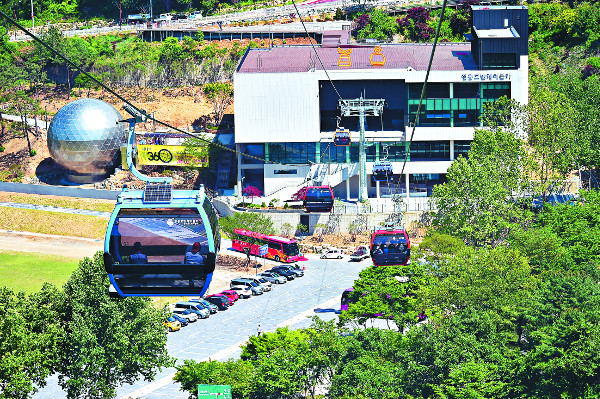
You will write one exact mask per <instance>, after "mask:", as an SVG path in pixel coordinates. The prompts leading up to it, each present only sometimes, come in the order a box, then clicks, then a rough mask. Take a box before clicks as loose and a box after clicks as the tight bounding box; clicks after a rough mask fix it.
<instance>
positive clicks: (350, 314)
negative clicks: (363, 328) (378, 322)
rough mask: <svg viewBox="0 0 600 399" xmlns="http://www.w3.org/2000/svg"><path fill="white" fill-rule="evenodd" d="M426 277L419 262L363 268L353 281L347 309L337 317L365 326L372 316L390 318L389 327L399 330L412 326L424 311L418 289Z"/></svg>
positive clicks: (427, 277)
mask: <svg viewBox="0 0 600 399" xmlns="http://www.w3.org/2000/svg"><path fill="white" fill-rule="evenodd" d="M428 279H429V276H428V275H426V274H425V269H424V267H423V264H422V263H421V262H412V263H411V264H410V265H405V266H385V267H379V266H373V265H372V266H370V267H368V268H366V269H364V270H362V271H361V272H360V274H359V279H358V280H356V281H355V282H354V291H353V292H352V294H351V296H350V299H351V302H350V304H349V305H348V310H347V311H346V312H342V314H340V316H339V318H340V321H342V322H349V321H353V320H356V321H357V322H358V323H359V324H362V325H364V324H365V323H366V322H367V321H368V320H369V319H371V318H373V317H381V318H384V319H386V320H390V319H391V320H393V322H394V324H395V325H393V326H392V327H396V328H397V329H398V330H399V331H402V330H403V329H404V328H405V327H407V326H410V325H413V324H415V323H416V322H417V320H418V315H419V313H421V311H422V310H423V309H422V308H421V306H420V305H421V301H420V300H419V298H418V297H417V292H418V291H419V289H420V288H421V286H422V285H426V284H427V280H428Z"/></svg>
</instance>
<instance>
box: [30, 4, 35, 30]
mask: <svg viewBox="0 0 600 399" xmlns="http://www.w3.org/2000/svg"><path fill="white" fill-rule="evenodd" d="M31 23H32V25H33V26H32V28H34V29H35V15H34V14H33V0H31Z"/></svg>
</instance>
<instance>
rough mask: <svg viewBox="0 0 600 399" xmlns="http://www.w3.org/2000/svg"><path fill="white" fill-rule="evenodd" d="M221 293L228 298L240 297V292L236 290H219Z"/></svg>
mask: <svg viewBox="0 0 600 399" xmlns="http://www.w3.org/2000/svg"><path fill="white" fill-rule="evenodd" d="M219 294H223V295H225V296H226V297H227V298H229V299H233V300H234V301H237V300H238V299H240V294H238V292H237V291H234V290H224V291H221V292H219Z"/></svg>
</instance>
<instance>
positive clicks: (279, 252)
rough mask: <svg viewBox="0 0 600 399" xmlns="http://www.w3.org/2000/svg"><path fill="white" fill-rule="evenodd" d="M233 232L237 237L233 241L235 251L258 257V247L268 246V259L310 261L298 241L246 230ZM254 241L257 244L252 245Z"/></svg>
mask: <svg viewBox="0 0 600 399" xmlns="http://www.w3.org/2000/svg"><path fill="white" fill-rule="evenodd" d="M233 232H234V233H235V237H233V240H232V247H233V249H234V250H235V251H240V252H244V253H250V254H251V255H257V256H258V247H260V246H262V245H265V244H266V245H268V246H269V250H268V252H267V255H266V256H265V258H267V259H273V260H275V261H277V262H285V263H293V262H301V261H305V260H308V259H307V258H305V257H304V256H302V255H301V254H300V250H299V248H298V242H297V241H296V240H290V239H289V238H284V237H278V236H269V235H266V234H261V233H256V232H254V231H249V230H244V229H235V230H234V231H233ZM253 241H254V242H255V243H254V244H251V242H253Z"/></svg>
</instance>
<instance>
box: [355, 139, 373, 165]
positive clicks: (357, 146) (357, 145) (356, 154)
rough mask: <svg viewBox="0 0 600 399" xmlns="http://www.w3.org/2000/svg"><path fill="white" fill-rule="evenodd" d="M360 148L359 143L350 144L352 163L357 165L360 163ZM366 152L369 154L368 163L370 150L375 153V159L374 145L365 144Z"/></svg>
mask: <svg viewBox="0 0 600 399" xmlns="http://www.w3.org/2000/svg"><path fill="white" fill-rule="evenodd" d="M359 150H360V147H359V144H358V143H352V144H350V162H352V163H355V162H358V153H359ZM365 150H366V152H367V161H368V160H369V150H372V151H373V159H375V146H374V145H372V144H371V145H370V146H369V145H368V144H365Z"/></svg>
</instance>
